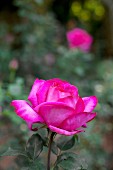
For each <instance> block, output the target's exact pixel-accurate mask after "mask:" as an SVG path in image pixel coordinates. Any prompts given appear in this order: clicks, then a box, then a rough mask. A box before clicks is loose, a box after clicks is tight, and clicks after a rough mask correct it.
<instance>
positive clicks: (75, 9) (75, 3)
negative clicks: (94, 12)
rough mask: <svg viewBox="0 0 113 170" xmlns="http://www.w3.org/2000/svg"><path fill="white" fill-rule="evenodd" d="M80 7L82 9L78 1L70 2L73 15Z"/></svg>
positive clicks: (78, 11)
mask: <svg viewBox="0 0 113 170" xmlns="http://www.w3.org/2000/svg"><path fill="white" fill-rule="evenodd" d="M81 9H82V7H81V4H80V3H79V2H74V3H72V6H71V10H72V13H73V14H74V15H77V14H79V13H80V11H81Z"/></svg>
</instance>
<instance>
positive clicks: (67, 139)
mask: <svg viewBox="0 0 113 170" xmlns="http://www.w3.org/2000/svg"><path fill="white" fill-rule="evenodd" d="M74 144H75V137H74V136H61V137H60V138H59V139H58V142H57V146H58V147H59V148H60V150H63V151H64V150H68V149H71V148H72V147H73V146H74Z"/></svg>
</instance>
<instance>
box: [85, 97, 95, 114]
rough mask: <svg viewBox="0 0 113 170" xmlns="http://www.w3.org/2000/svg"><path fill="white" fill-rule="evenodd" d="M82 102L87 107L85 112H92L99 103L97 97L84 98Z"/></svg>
mask: <svg viewBox="0 0 113 170" xmlns="http://www.w3.org/2000/svg"><path fill="white" fill-rule="evenodd" d="M82 100H83V101H84V105H85V109H84V112H92V111H93V109H94V108H95V107H96V105H97V103H98V99H97V98H96V96H90V97H83V98H82Z"/></svg>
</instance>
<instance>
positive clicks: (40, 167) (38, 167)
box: [21, 160, 46, 170]
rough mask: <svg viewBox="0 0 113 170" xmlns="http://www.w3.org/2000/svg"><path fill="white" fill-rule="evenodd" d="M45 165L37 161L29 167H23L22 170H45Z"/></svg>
mask: <svg viewBox="0 0 113 170" xmlns="http://www.w3.org/2000/svg"><path fill="white" fill-rule="evenodd" d="M45 169H46V168H45V166H44V164H43V163H42V162H41V160H36V161H34V162H32V163H30V164H29V166H28V167H23V168H21V170H45Z"/></svg>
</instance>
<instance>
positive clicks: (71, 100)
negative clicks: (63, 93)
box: [58, 96, 76, 109]
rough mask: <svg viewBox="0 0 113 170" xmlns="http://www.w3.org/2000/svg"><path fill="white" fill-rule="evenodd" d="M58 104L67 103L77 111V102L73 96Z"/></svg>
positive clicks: (60, 100) (62, 99) (63, 99)
mask: <svg viewBox="0 0 113 170" xmlns="http://www.w3.org/2000/svg"><path fill="white" fill-rule="evenodd" d="M58 102H62V103H65V104H66V105H68V106H70V107H72V108H74V109H75V105H76V100H74V98H73V97H72V96H69V97H65V98H61V99H59V100H58Z"/></svg>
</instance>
